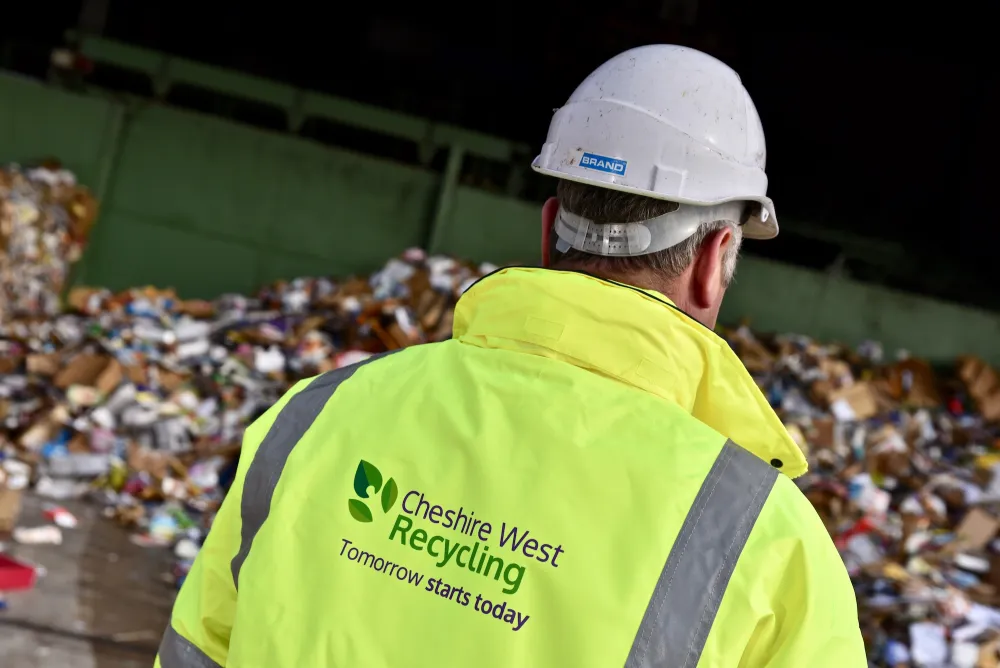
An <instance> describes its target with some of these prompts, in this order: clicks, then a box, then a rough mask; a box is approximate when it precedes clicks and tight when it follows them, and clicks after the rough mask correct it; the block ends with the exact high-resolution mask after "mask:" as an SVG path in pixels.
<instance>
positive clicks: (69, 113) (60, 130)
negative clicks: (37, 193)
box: [0, 74, 114, 187]
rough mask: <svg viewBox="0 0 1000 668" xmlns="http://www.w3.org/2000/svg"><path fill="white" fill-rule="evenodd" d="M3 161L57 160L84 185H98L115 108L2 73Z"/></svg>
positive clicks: (0, 146) (0, 139) (0, 138)
mask: <svg viewBox="0 0 1000 668" xmlns="http://www.w3.org/2000/svg"><path fill="white" fill-rule="evenodd" d="M0 100H2V104H0V159H2V160H4V161H7V162H11V161H14V162H32V161H37V160H39V159H43V158H47V157H56V158H59V159H60V160H61V161H62V162H63V164H65V165H66V166H67V167H68V168H70V169H72V170H73V172H74V173H76V175H77V176H78V177H79V179H80V180H81V182H83V183H86V184H88V185H90V186H91V187H95V184H96V183H97V182H98V180H99V178H100V173H101V161H102V159H103V158H104V155H105V150H106V147H107V146H106V143H107V139H108V137H107V135H108V132H109V130H110V123H111V116H112V110H113V107H114V105H113V104H112V103H111V102H108V101H107V100H104V99H100V98H95V97H83V96H80V95H74V94H72V93H66V92H63V91H60V90H56V89H53V88H50V87H48V86H46V85H44V84H42V83H40V82H38V81H35V80H32V79H24V78H21V77H18V76H15V75H9V74H0Z"/></svg>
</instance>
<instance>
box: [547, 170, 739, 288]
mask: <svg viewBox="0 0 1000 668" xmlns="http://www.w3.org/2000/svg"><path fill="white" fill-rule="evenodd" d="M556 196H557V197H558V199H559V204H560V206H562V207H563V208H564V209H565V210H567V211H569V212H570V213H575V214H576V215H578V216H582V217H584V218H587V219H588V220H590V221H592V222H594V223H597V224H599V225H600V224H605V223H638V222H641V221H644V220H649V219H651V218H656V217H657V216H662V215H664V214H667V213H670V212H671V211H674V210H676V209H677V203H676V202H667V201H664V200H658V199H652V198H649V197H643V196H642V195H633V194H631V193H624V192H621V191H618V190H608V189H607V188H598V187H596V186H590V185H585V184H582V183H576V182H575V181H566V180H560V181H559V186H558V189H557V191H556ZM727 227H728V228H729V229H731V230H732V232H733V240H732V242H731V243H730V244H729V246H728V247H727V248H726V252H725V255H724V256H723V258H722V281H723V285H725V286H727V287H728V286H729V284H730V283H731V282H732V280H733V277H734V276H735V275H736V260H737V259H738V258H739V253H740V246H741V245H742V243H743V228H742V227H740V225H739V223H738V221H730V220H719V221H715V222H712V223H705V224H703V225H702V226H701V227H699V228H698V231H697V232H695V233H694V234H693V235H691V236H690V237H688V238H687V239H685V240H684V241H682V242H681V243H679V244H677V245H676V246H672V247H670V248H667V249H665V250H662V251H658V252H656V253H650V254H649V255H634V256H631V257H604V256H600V255H591V254H590V253H585V252H584V251H580V250H576V249H575V248H570V249H569V250H567V251H566V252H565V253H560V252H559V251H557V250H556V249H555V244H554V243H553V244H552V251H551V257H550V258H549V259H550V261H551V264H552V266H554V267H559V266H567V265H572V266H575V267H580V268H581V269H593V270H594V271H595V272H598V273H601V272H604V273H610V274H614V275H622V274H630V273H636V272H644V271H653V272H656V273H657V274H660V275H661V276H663V278H665V279H667V280H671V279H675V278H677V277H678V276H680V275H681V274H682V273H684V270H685V269H687V268H688V267H689V266H690V265H691V263H692V262H694V258H695V256H696V255H697V254H698V249H700V248H701V245H702V244H703V243H704V242H705V239H706V238H708V236H709V235H710V234H712V233H714V232H718V231H719V230H723V229H726V228H727Z"/></svg>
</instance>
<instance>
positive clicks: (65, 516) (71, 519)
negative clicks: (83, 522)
mask: <svg viewBox="0 0 1000 668" xmlns="http://www.w3.org/2000/svg"><path fill="white" fill-rule="evenodd" d="M42 513H43V514H44V516H45V519H47V520H50V521H52V522H54V523H55V525H56V526H58V527H62V528H63V529H75V528H76V525H77V520H76V517H75V516H74V515H73V513H71V512H69V511H68V510H66V509H65V508H63V507H62V506H51V505H50V506H45V507H44V508H43V509H42Z"/></svg>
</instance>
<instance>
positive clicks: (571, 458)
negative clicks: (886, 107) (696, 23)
mask: <svg viewBox="0 0 1000 668" xmlns="http://www.w3.org/2000/svg"><path fill="white" fill-rule="evenodd" d="M805 470H806V462H805V460H804V458H803V456H802V454H801V452H800V451H799V449H798V448H797V447H796V445H795V443H794V442H793V441H792V440H791V439H790V437H789V436H788V434H787V433H786V431H785V429H784V427H783V426H782V424H781V422H780V421H779V419H778V418H777V416H776V415H775V414H774V413H773V412H772V410H771V408H770V407H769V406H768V404H767V402H766V401H765V399H764V398H763V396H762V395H761V393H760V391H759V390H758V388H757V387H756V385H755V384H754V382H753V380H752V379H751V378H750V376H749V375H748V374H747V372H746V371H745V369H744V368H743V366H742V364H741V363H740V361H739V359H737V357H736V356H735V355H734V354H733V353H732V351H731V350H730V349H729V347H728V346H727V345H726V343H725V342H724V341H723V340H722V339H720V338H719V337H717V336H716V335H715V334H714V333H713V332H711V331H710V330H708V329H707V328H705V327H704V326H702V325H700V324H699V323H697V322H695V321H694V320H692V319H691V318H690V317H688V316H686V315H685V314H684V313H682V312H680V311H679V310H678V309H677V308H676V307H674V306H673V305H672V304H671V303H670V302H669V301H668V300H667V299H665V298H664V297H663V296H661V295H659V294H657V293H654V292H650V291H643V290H639V289H636V288H631V287H628V286H624V285H619V284H616V283H611V282H607V281H603V280H599V279H596V278H593V277H590V276H587V275H583V274H579V273H572V272H560V271H552V270H543V269H506V270H502V271H499V272H497V273H495V274H493V275H491V276H489V277H487V278H485V279H483V280H482V281H480V282H479V283H478V284H476V285H475V286H474V287H472V288H471V289H470V290H469V291H468V292H467V293H466V294H465V295H464V296H463V297H462V299H461V300H460V301H459V304H458V307H457V310H456V314H455V326H454V338H453V339H452V340H450V341H447V342H444V343H439V344H433V345H426V346H417V347H414V348H409V349H406V350H403V351H399V352H396V353H392V354H389V355H386V356H378V357H376V358H373V359H371V360H368V361H366V362H365V363H362V364H360V365H357V366H354V367H348V368H345V369H340V370H337V371H333V372H330V373H327V374H324V375H321V376H319V377H317V378H315V379H311V380H308V381H302V382H300V383H298V384H297V385H296V386H295V387H294V388H293V389H292V390H291V391H289V392H288V393H287V394H286V395H285V396H284V397H283V398H282V399H281V401H279V402H278V403H277V404H276V405H275V406H274V407H272V408H271V409H270V410H269V411H268V412H267V413H266V414H265V415H264V416H263V417H261V418H260V419H259V420H258V421H257V422H256V423H255V424H253V425H252V426H251V427H250V428H249V430H248V431H247V433H246V436H245V438H244V444H243V454H242V457H241V462H240V467H239V472H238V475H237V478H236V482H235V483H234V485H233V488H232V491H231V492H230V494H229V496H228V498H227V499H226V501H225V503H224V504H223V505H222V508H221V510H220V512H219V514H218V517H217V519H216V521H215V524H214V526H213V527H212V530H211V532H210V534H209V536H208V538H207V540H206V542H205V545H204V547H203V549H202V551H201V554H199V556H198V558H197V560H196V562H195V564H194V567H193V568H192V570H191V573H190V574H189V576H188V578H187V581H186V582H185V584H184V586H183V588H182V589H181V591H180V594H179V596H178V599H177V603H176V606H175V608H174V612H173V617H172V621H171V624H170V626H169V628H168V629H167V631H166V633H165V635H164V638H163V641H162V643H161V646H160V653H159V656H158V659H157V661H158V665H159V666H162V668H177V667H179V666H185V667H187V666H197V667H199V668H203V667H214V666H236V667H239V668H245V667H250V666H254V667H265V666H266V667H267V668H278V667H285V666H288V667H292V666H294V667H300V666H310V667H311V666H317V667H319V666H342V667H347V666H350V667H352V668H353V667H357V666H365V667H371V668H390V667H391V668H401V667H404V666H428V667H434V668H449V667H455V668H457V667H459V666H462V667H464V666H476V667H477V668H488V667H493V666H497V667H499V666H505V667H506V666H517V667H519V668H535V667H537V668H555V667H558V668H562V667H567V668H569V667H572V668H583V667H589V666H594V667H598V666H599V667H606V666H623V665H624V666H627V667H630V668H632V667H636V668H637V667H654V666H655V667H662V668H694V667H695V666H700V667H702V668H707V667H709V666H711V667H747V668H755V667H758V666H768V667H772V668H805V667H810V668H815V667H824V666H829V667H831V668H832V667H836V668H852V667H854V666H859V667H861V666H865V665H866V662H865V650H864V646H863V642H862V639H861V634H860V632H859V630H858V622H857V610H856V607H855V598H854V592H853V589H852V587H851V582H850V580H849V579H848V576H847V573H846V570H845V568H844V565H843V563H842V562H841V560H840V558H839V555H838V554H837V551H836V549H835V548H834V546H833V544H832V542H831V540H830V538H829V536H828V535H827V533H826V531H825V529H824V527H823V524H822V523H821V522H820V520H819V518H818V517H817V515H816V513H815V512H814V510H813V509H812V507H811V506H810V504H809V503H808V501H807V500H806V499H805V498H804V497H803V495H802V494H801V493H800V492H799V490H798V489H797V488H796V486H795V484H794V483H793V482H792V480H791V478H793V477H795V476H798V475H800V474H802V473H803V472H804V471H805Z"/></svg>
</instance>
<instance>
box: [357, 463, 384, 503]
mask: <svg viewBox="0 0 1000 668" xmlns="http://www.w3.org/2000/svg"><path fill="white" fill-rule="evenodd" d="M369 487H374V488H375V493H376V494H378V491H379V490H380V489H382V474H381V473H380V472H379V470H378V469H377V468H375V465H374V464H370V463H368V462H366V461H365V460H363V459H362V460H361V461H360V462H359V463H358V470H357V472H356V473H355V474H354V493H355V494H357V495H358V496H360V497H361V498H362V499H367V498H368V488H369Z"/></svg>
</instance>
